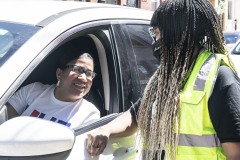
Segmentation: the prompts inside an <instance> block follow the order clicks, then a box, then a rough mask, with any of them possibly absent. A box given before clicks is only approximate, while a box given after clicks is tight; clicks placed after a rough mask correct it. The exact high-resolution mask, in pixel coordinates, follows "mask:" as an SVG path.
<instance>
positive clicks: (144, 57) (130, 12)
mask: <svg viewBox="0 0 240 160" xmlns="http://www.w3.org/2000/svg"><path fill="white" fill-rule="evenodd" d="M151 17H152V12H151V11H147V10H141V9H137V8H130V7H124V6H119V5H106V4H100V3H88V2H76V1H24V2H23V1H0V77H1V83H0V121H1V122H2V124H1V125H0V159H11V160H30V159H34V160H41V159H44V160H45V159H50V160H62V159H67V160H76V159H81V160H83V159H90V158H89V155H88V153H87V151H86V148H85V140H86V133H87V132H89V131H91V130H93V129H96V128H98V127H100V126H102V125H104V124H106V123H108V122H109V121H111V120H112V119H114V118H116V117H117V116H118V115H119V114H120V113H121V112H123V111H126V110H127V109H129V107H130V106H131V105H132V104H133V103H134V102H135V101H136V100H137V99H138V98H139V97H140V96H141V94H142V92H143V89H144V87H145V85H146V83H147V82H148V80H149V78H150V76H151V75H152V74H153V72H154V71H155V70H156V68H157V67H158V62H157V60H156V59H155V57H154V56H153V54H152V39H151V37H150V35H149V33H148V28H149V23H150V19H151ZM72 40H79V45H80V46H81V43H80V42H85V43H84V45H82V47H85V48H86V49H88V50H89V52H91V53H94V55H93V58H94V60H95V72H97V76H96V78H95V79H94V80H93V85H92V88H91V91H90V93H89V96H88V97H86V98H87V99H88V100H89V101H91V102H92V103H93V104H95V105H96V106H97V107H98V109H99V110H100V112H101V117H102V118H101V119H99V120H96V121H93V122H91V123H88V124H84V125H83V126H81V127H80V128H77V129H75V130H72V129H70V128H68V127H65V126H63V125H60V124H57V123H54V122H50V121H46V120H42V119H40V118H34V117H17V118H13V119H11V120H7V116H6V115H7V114H6V106H5V103H6V102H7V101H8V99H9V98H10V97H11V96H12V95H13V94H14V92H16V91H17V90H18V89H19V88H20V87H22V86H24V85H27V84H29V83H32V82H35V81H38V82H42V83H45V84H53V83H56V81H57V80H56V78H55V69H56V63H57V59H58V57H59V56H60V55H61V54H60V53H59V52H58V49H59V48H60V47H61V46H62V45H64V44H65V43H67V42H71V41H72ZM135 154H136V148H135V138H134V137H125V138H118V139H117V138H116V139H110V141H109V143H108V146H107V148H106V149H105V150H104V152H103V154H102V155H101V156H100V157H99V159H100V160H101V159H124V158H129V159H133V157H134V156H135Z"/></svg>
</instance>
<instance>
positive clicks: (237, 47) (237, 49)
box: [229, 39, 240, 76]
mask: <svg viewBox="0 0 240 160" xmlns="http://www.w3.org/2000/svg"><path fill="white" fill-rule="evenodd" d="M229 54H230V57H231V59H232V61H233V63H234V65H235V67H236V69H237V71H238V76H240V39H239V40H238V41H237V42H236V43H235V44H234V45H233V47H232V48H231V49H230V50H229Z"/></svg>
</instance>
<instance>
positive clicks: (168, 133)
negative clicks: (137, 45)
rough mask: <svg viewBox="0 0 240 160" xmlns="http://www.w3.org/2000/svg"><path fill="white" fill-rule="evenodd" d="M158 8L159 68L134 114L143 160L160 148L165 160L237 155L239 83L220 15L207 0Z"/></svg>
mask: <svg viewBox="0 0 240 160" xmlns="http://www.w3.org/2000/svg"><path fill="white" fill-rule="evenodd" d="M157 10H158V22H159V23H158V28H159V30H160V39H159V40H160V51H159V53H161V59H160V67H159V68H158V69H157V71H156V72H155V74H154V75H153V76H152V77H151V79H150V80H149V83H148V85H147V86H146V88H145V91H144V95H143V97H142V101H141V105H140V107H139V112H138V119H137V123H138V127H139V129H140V133H141V137H142V142H143V150H144V154H143V159H146V160H147V159H148V160H150V159H152V158H153V157H154V156H155V155H157V157H158V158H159V157H161V154H162V150H165V153H166V154H165V155H166V158H167V159H181V160H182V159H184V160H193V159H198V160H203V159H208V160H210V159H214V160H217V159H226V157H227V158H228V159H240V143H239V142H240V132H239V131H240V114H239V113H240V98H239V96H240V85H239V84H240V83H239V78H238V77H237V75H236V73H235V71H234V67H233V65H232V63H231V61H230V60H229V58H228V55H227V52H226V48H225V42H224V38H223V33H222V27H221V23H220V17H219V16H218V15H217V13H216V11H215V10H214V8H213V6H212V5H211V4H210V2H209V1H208V0H166V1H164V2H163V3H161V4H160V6H159V8H158V9H157ZM216 79H217V80H216ZM146 117H147V118H146ZM219 140H220V142H219ZM159 159H160V158H159Z"/></svg>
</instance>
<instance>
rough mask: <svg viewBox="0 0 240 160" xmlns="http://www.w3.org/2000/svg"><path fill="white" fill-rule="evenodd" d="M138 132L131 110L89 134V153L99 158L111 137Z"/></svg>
mask: <svg viewBox="0 0 240 160" xmlns="http://www.w3.org/2000/svg"><path fill="white" fill-rule="evenodd" d="M136 130H137V124H136V121H135V120H134V119H133V117H132V114H131V112H130V109H129V110H127V111H126V112H124V113H123V114H122V115H120V116H119V117H117V118H116V119H114V120H113V121H111V122H109V123H108V124H106V125H104V126H102V127H100V128H99V129H98V130H97V131H96V132H94V133H90V134H88V144H87V149H88V152H89V154H90V155H91V156H98V155H99V154H101V153H102V152H103V150H104V149H105V147H106V145H107V142H108V139H109V137H120V136H129V135H131V134H133V133H134V132H136Z"/></svg>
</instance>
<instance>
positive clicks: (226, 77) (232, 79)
mask: <svg viewBox="0 0 240 160" xmlns="http://www.w3.org/2000/svg"><path fill="white" fill-rule="evenodd" d="M217 81H218V82H219V84H221V85H222V86H230V85H232V84H235V83H240V79H239V77H238V75H237V73H235V72H234V71H233V70H232V69H231V68H229V67H228V66H225V65H222V66H220V67H219V71H218V76H217Z"/></svg>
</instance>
